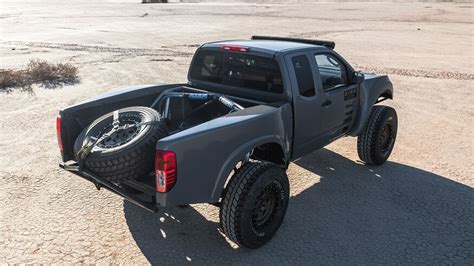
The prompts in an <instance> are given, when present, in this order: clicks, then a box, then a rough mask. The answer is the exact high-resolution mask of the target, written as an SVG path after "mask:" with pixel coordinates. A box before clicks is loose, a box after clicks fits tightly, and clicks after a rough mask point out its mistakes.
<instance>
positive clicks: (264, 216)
mask: <svg viewBox="0 0 474 266" xmlns="http://www.w3.org/2000/svg"><path fill="white" fill-rule="evenodd" d="M280 190H281V187H280V186H277V185H276V184H274V183H272V184H270V185H268V186H266V187H265V188H264V189H263V190H262V191H261V192H260V193H259V194H258V196H257V198H256V200H255V205H254V209H253V212H252V226H253V227H254V229H255V230H256V231H262V230H264V229H265V228H266V227H268V225H270V224H271V223H272V221H273V220H274V218H275V215H276V214H277V213H278V211H279V209H280V208H281V205H282V204H281V201H282V196H281V195H282V193H281V191H280Z"/></svg>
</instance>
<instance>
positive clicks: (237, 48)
mask: <svg viewBox="0 0 474 266" xmlns="http://www.w3.org/2000/svg"><path fill="white" fill-rule="evenodd" d="M221 48H222V49H224V50H228V51H237V52H248V51H250V48H248V47H244V46H237V45H222V46H221Z"/></svg>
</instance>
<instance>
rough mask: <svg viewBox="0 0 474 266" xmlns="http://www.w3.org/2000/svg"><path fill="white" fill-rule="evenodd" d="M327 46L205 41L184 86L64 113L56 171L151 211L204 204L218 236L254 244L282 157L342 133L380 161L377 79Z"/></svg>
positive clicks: (272, 208)
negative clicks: (214, 210)
mask: <svg viewBox="0 0 474 266" xmlns="http://www.w3.org/2000/svg"><path fill="white" fill-rule="evenodd" d="M334 46H335V44H334V42H329V41H319V40H307V39H294V38H283V37H267V36H253V37H252V38H251V39H250V40H227V41H217V42H210V43H206V44H204V45H202V46H201V47H199V48H198V49H197V51H196V53H195V55H194V57H193V59H192V63H191V66H190V68H189V72H188V82H187V83H183V84H152V85H139V86H132V87H126V88H121V89H117V90H113V91H111V92H108V93H105V94H103V95H100V96H97V97H94V98H92V99H89V100H86V101H84V102H81V103H79V104H76V105H73V106H70V107H67V108H64V109H62V110H61V111H60V112H59V116H58V117H57V119H56V128H57V136H58V142H59V148H60V151H61V156H62V161H63V162H62V163H60V166H61V167H62V168H63V169H65V170H67V171H69V172H71V173H74V174H76V175H77V176H80V177H82V178H84V179H86V180H88V181H90V182H92V183H93V184H95V186H96V187H97V189H100V188H105V189H108V190H110V191H112V192H114V193H116V194H118V195H120V196H122V197H124V198H125V199H127V200H129V201H131V202H133V203H135V204H137V205H138V206H140V207H143V208H145V209H147V210H149V211H153V212H156V211H158V210H159V208H162V207H171V206H182V205H183V206H186V205H189V204H195V203H210V204H213V205H215V206H218V207H219V208H220V225H221V230H222V231H223V232H224V233H225V234H226V235H227V236H228V237H229V239H230V240H232V241H234V242H235V243H237V244H238V245H240V246H244V247H247V248H258V247H260V246H262V245H264V244H265V243H267V242H268V241H269V240H270V239H271V238H272V237H273V236H274V235H275V233H276V232H277V231H278V229H279V227H280V225H281V223H282V221H283V219H284V216H285V213H286V209H287V206H288V201H289V182H288V176H287V174H286V169H287V168H288V165H289V163H290V162H291V161H295V160H297V159H299V158H301V157H302V156H305V155H306V154H308V153H310V152H312V151H314V150H317V149H320V148H322V147H324V146H325V145H327V144H329V143H331V142H333V141H335V140H336V139H339V138H341V137H344V136H353V137H357V138H358V140H357V151H358V155H359V157H360V159H361V160H362V161H364V162H365V163H366V164H368V165H380V164H383V163H384V162H385V161H386V160H387V159H388V157H389V156H390V153H391V152H392V149H393V147H394V143H395V139H396V135H397V114H396V112H395V110H394V109H393V108H391V107H388V106H383V105H379V104H378V103H380V102H381V101H383V100H386V99H392V98H393V89H392V83H391V82H390V80H389V79H388V77H387V76H385V75H374V74H367V73H365V74H364V73H361V72H358V71H355V70H354V69H353V68H352V67H351V65H350V64H349V63H348V62H346V60H344V59H343V58H342V57H341V56H340V55H339V54H338V53H336V52H335V51H334Z"/></svg>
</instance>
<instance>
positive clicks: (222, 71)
mask: <svg viewBox="0 0 474 266" xmlns="http://www.w3.org/2000/svg"><path fill="white" fill-rule="evenodd" d="M190 76H191V78H192V79H194V80H199V81H207V82H212V83H219V84H224V85H230V86H234V87H239V88H245V89H250V90H257V91H262V92H270V93H282V92H283V84H282V78H281V72H280V68H279V66H278V63H277V61H276V60H275V59H273V58H267V57H262V56H256V55H250V54H244V53H238V52H228V51H215V50H203V49H201V50H199V51H198V52H197V54H196V57H195V59H194V61H193V64H192V66H191V70H190Z"/></svg>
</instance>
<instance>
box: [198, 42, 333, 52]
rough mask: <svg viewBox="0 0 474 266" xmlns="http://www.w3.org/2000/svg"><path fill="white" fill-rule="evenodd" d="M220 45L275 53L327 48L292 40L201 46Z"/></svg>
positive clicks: (213, 44)
mask: <svg viewBox="0 0 474 266" xmlns="http://www.w3.org/2000/svg"><path fill="white" fill-rule="evenodd" d="M222 46H237V47H239V46H241V47H247V48H250V50H251V51H252V50H253V51H258V52H264V53H272V54H274V53H277V52H291V51H295V50H303V49H310V48H313V49H314V48H315V47H317V48H320V49H328V48H326V47H325V46H322V45H315V44H308V43H301V42H293V41H280V40H228V41H218V42H211V43H206V44H204V45H203V46H202V47H204V48H219V47H222Z"/></svg>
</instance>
